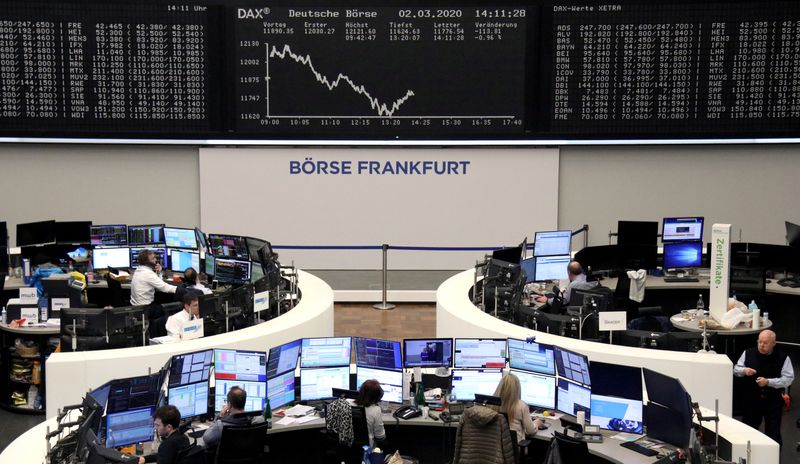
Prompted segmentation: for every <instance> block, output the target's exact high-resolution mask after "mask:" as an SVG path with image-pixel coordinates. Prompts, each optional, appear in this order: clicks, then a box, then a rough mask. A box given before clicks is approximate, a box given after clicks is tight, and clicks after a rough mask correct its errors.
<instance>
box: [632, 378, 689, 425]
mask: <svg viewBox="0 0 800 464" xmlns="http://www.w3.org/2000/svg"><path fill="white" fill-rule="evenodd" d="M642 373H643V374H644V385H645V388H646V389H647V401H648V402H649V403H657V404H660V405H661V406H664V407H667V408H670V409H674V410H676V411H684V412H688V413H689V414H691V408H692V405H691V400H690V399H689V394H688V393H687V392H686V389H685V388H683V385H682V384H681V381H680V380H678V379H676V378H673V377H670V376H668V375H664V374H661V373H660V372H656V371H652V370H650V369H647V368H644V369H642Z"/></svg>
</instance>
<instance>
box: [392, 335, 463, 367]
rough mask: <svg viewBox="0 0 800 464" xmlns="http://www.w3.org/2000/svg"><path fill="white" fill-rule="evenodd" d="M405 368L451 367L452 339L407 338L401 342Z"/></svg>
mask: <svg viewBox="0 0 800 464" xmlns="http://www.w3.org/2000/svg"><path fill="white" fill-rule="evenodd" d="M403 362H404V365H405V367H451V366H452V365H453V339H452V338H407V339H405V340H403Z"/></svg>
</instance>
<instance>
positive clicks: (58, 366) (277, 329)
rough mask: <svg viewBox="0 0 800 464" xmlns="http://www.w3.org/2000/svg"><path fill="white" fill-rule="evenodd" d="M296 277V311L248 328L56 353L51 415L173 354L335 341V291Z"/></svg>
mask: <svg viewBox="0 0 800 464" xmlns="http://www.w3.org/2000/svg"><path fill="white" fill-rule="evenodd" d="M298 278H299V279H298V281H299V288H300V292H301V293H302V295H303V297H302V299H301V300H300V303H299V304H298V305H297V306H295V307H294V309H292V310H291V311H289V312H287V313H285V314H283V315H281V316H279V317H277V318H275V319H272V320H269V321H267V322H263V323H261V324H257V325H254V326H252V327H248V328H246V329H241V330H236V331H234V332H229V333H225V334H220V335H214V336H210V337H205V338H198V339H195V340H187V341H182V342H178V343H170V344H166V345H150V346H143V347H135V348H120V349H112V350H100V351H81V352H74V353H53V354H52V355H51V356H50V358H49V359H48V360H47V366H46V368H47V381H48V384H49V385H51V386H52V388H49V389H48V392H47V397H46V400H47V417H54V416H55V415H56V413H57V411H58V409H59V408H61V407H63V406H66V405H70V404H75V403H78V402H80V400H81V398H83V396H84V394H85V393H86V392H87V391H89V390H90V389H92V388H96V387H97V386H98V385H102V384H103V383H105V382H108V381H109V380H112V379H119V378H125V377H133V376H137V375H143V374H146V373H147V372H148V369H151V370H152V371H156V370H158V369H160V368H161V367H162V366H163V365H164V364H165V363H166V362H167V361H168V360H169V358H170V357H171V356H173V355H175V354H179V353H189V352H193V351H201V350H208V349H211V348H230V349H240V350H258V351H268V350H269V348H270V347H273V346H277V345H280V344H283V343H286V342H289V341H292V340H295V339H297V338H302V337H332V336H333V290H332V289H331V287H330V286H329V285H328V284H326V283H325V282H324V281H322V280H321V279H319V278H318V277H315V276H313V275H311V274H309V273H307V272H303V271H298Z"/></svg>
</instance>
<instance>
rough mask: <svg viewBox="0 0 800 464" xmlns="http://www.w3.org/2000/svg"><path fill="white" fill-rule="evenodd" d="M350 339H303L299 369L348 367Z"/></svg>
mask: <svg viewBox="0 0 800 464" xmlns="http://www.w3.org/2000/svg"><path fill="white" fill-rule="evenodd" d="M350 344H351V342H350V337H329V338H304V339H303V344H302V348H301V350H300V367H330V366H349V365H350Z"/></svg>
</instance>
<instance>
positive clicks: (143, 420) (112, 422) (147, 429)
mask: <svg viewBox="0 0 800 464" xmlns="http://www.w3.org/2000/svg"><path fill="white" fill-rule="evenodd" d="M154 412H155V407H147V408H140V409H133V410H124V411H120V412H115V413H109V414H108V415H107V416H106V446H107V447H109V448H116V447H119V446H125V445H132V444H134V443H144V442H148V441H153V413H154Z"/></svg>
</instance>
